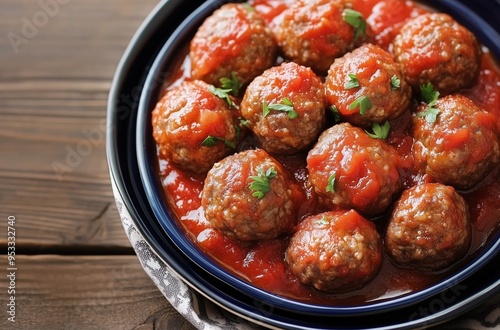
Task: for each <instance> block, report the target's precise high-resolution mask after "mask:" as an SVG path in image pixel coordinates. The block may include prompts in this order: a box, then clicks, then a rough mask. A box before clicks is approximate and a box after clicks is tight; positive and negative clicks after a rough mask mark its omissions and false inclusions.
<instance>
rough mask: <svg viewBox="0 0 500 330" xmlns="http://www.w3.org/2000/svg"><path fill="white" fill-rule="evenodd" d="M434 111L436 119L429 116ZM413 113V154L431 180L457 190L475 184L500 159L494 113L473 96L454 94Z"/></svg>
mask: <svg viewBox="0 0 500 330" xmlns="http://www.w3.org/2000/svg"><path fill="white" fill-rule="evenodd" d="M431 110H432V111H434V112H435V113H437V116H436V118H435V121H434V119H432V118H429V117H428V116H426V113H429V111H431ZM417 111H418V112H417V114H416V115H414V116H413V136H414V139H415V143H414V147H413V156H414V159H415V164H416V167H417V169H419V170H420V171H421V172H423V173H425V174H427V175H428V176H429V177H430V180H431V181H436V182H440V183H443V184H447V185H452V186H454V187H455V188H457V189H468V188H472V187H474V186H475V185H476V184H478V183H479V182H480V181H482V180H483V179H484V178H485V176H486V175H487V174H488V173H489V172H490V171H491V170H493V168H494V167H495V166H496V165H497V164H498V163H499V161H500V146H499V141H498V137H497V135H496V133H495V132H496V128H495V123H496V119H495V117H494V115H493V114H491V113H488V112H486V111H483V110H481V109H480V108H478V107H477V106H476V105H475V104H474V103H473V102H472V101H471V100H470V99H469V98H467V97H465V96H463V95H459V94H454V95H448V96H445V97H443V98H441V99H438V100H437V101H436V102H435V104H434V105H433V106H432V107H431V106H429V105H426V104H422V105H420V107H419V108H418V110H417Z"/></svg>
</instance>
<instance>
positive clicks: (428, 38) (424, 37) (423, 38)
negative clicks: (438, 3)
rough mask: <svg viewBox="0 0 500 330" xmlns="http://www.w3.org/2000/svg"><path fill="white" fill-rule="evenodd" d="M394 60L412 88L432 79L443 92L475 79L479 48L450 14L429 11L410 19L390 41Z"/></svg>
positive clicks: (450, 90) (448, 91)
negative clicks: (401, 65)
mask: <svg viewBox="0 0 500 330" xmlns="http://www.w3.org/2000/svg"><path fill="white" fill-rule="evenodd" d="M392 46H393V52H394V55H395V58H396V61H397V62H399V63H401V64H403V70H404V74H405V77H406V80H407V81H408V82H409V83H410V85H412V86H413V87H414V88H416V89H417V88H418V87H419V86H420V85H423V84H426V83H431V84H432V85H433V86H434V87H435V88H436V89H438V90H439V91H440V92H441V93H443V94H450V93H453V92H457V91H459V90H461V89H463V88H465V87H469V86H471V85H472V84H473V83H474V81H475V80H476V78H477V76H478V74H479V69H480V60H481V48H480V46H479V43H478V41H477V40H476V38H475V36H474V35H473V34H472V32H470V31H469V30H467V29H466V28H465V27H463V26H462V25H460V24H458V23H457V22H456V21H455V20H453V18H451V17H450V16H448V15H446V14H442V13H430V14H425V15H420V16H417V17H416V18H414V19H411V20H409V21H408V22H407V23H406V24H405V25H404V26H403V27H402V28H401V32H400V34H398V35H397V36H396V37H395V39H394V41H393V45H392Z"/></svg>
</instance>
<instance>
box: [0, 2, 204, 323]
mask: <svg viewBox="0 0 500 330" xmlns="http://www.w3.org/2000/svg"><path fill="white" fill-rule="evenodd" d="M157 3H158V0H140V1H137V0H39V1H38V0H37V1H35V0H32V1H28V0H2V3H1V4H0V31H1V38H0V157H1V158H0V182H1V184H0V206H1V207H0V209H1V211H0V214H1V216H0V219H1V222H0V233H1V235H0V246H1V251H4V252H2V262H1V265H2V267H0V270H1V271H0V287H1V288H2V289H1V290H0V305H1V306H3V307H2V308H1V313H0V315H1V316H0V329H113V330H114V329H141V330H145V329H194V327H192V326H191V325H190V324H189V323H188V322H187V321H186V320H185V319H184V318H183V317H182V316H180V315H179V314H178V313H177V311H176V310H175V309H173V308H172V306H170V304H169V303H168V301H167V300H166V299H165V298H164V297H163V296H162V294H161V293H160V291H158V289H157V288H156V286H155V285H154V283H153V282H152V281H151V280H150V278H149V277H148V276H147V275H146V273H145V272H144V271H143V269H142V267H141V265H140V263H139V261H138V259H137V257H136V255H135V254H134V251H133V250H132V247H131V245H130V243H129V241H128V239H127V237H126V235H125V232H124V230H123V227H122V224H121V222H120V218H119V216H118V212H117V210H116V207H115V203H114V198H113V195H112V191H111V185H110V180H109V175H108V166H107V162H106V154H105V140H104V132H103V130H102V127H103V125H102V124H103V122H104V120H105V118H106V103H107V97H108V92H109V89H110V86H111V81H112V78H113V75H114V73H115V70H116V67H117V65H118V62H119V60H120V58H121V56H122V54H123V52H124V51H125V48H126V47H127V45H128V43H129V41H130V40H131V38H132V36H133V34H134V33H135V31H136V30H137V28H138V27H139V25H140V24H141V22H142V21H143V20H144V19H145V17H146V16H147V15H148V14H149V12H151V10H152V9H153V8H154V6H155V5H156V4H157ZM92 133H93V135H92ZM75 155H76V156H75ZM64 166H66V167H64ZM9 217H10V219H13V217H15V223H14V226H13V227H14V230H15V248H16V250H15V253H16V259H15V268H17V270H16V271H15V295H14V297H15V303H16V310H15V311H16V315H15V320H16V323H15V324H13V323H12V322H10V321H8V320H7V314H6V308H5V306H6V303H8V301H9V300H8V299H10V296H11V295H10V294H8V293H7V290H5V288H6V287H8V286H9V281H10V280H9V278H8V277H7V276H6V275H8V274H9V273H10V271H7V270H6V267H7V253H6V251H7V244H8V243H7V231H12V229H8V219H9Z"/></svg>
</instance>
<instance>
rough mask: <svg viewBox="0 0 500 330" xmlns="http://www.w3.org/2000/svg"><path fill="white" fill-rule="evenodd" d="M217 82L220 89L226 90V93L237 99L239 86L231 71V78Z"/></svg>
mask: <svg viewBox="0 0 500 330" xmlns="http://www.w3.org/2000/svg"><path fill="white" fill-rule="evenodd" d="M219 81H220V84H221V88H222V89H223V90H228V92H230V93H231V94H232V95H233V96H234V97H237V96H238V95H239V94H240V89H241V84H240V82H239V81H238V77H236V74H235V73H234V71H231V77H229V78H228V77H222V78H220V79H219Z"/></svg>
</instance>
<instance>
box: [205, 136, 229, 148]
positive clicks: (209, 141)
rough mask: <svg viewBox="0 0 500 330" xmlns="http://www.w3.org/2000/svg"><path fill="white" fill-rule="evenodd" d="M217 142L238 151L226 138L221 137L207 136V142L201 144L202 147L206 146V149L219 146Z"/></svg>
mask: <svg viewBox="0 0 500 330" xmlns="http://www.w3.org/2000/svg"><path fill="white" fill-rule="evenodd" d="M217 142H222V143H224V144H225V145H226V146H228V147H229V148H233V149H236V145H235V144H234V143H233V142H231V141H229V140H226V139H224V138H221V137H218V136H212V135H209V136H207V137H206V138H205V140H203V141H202V142H201V145H202V146H204V147H213V146H214V145H216V144H217Z"/></svg>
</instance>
